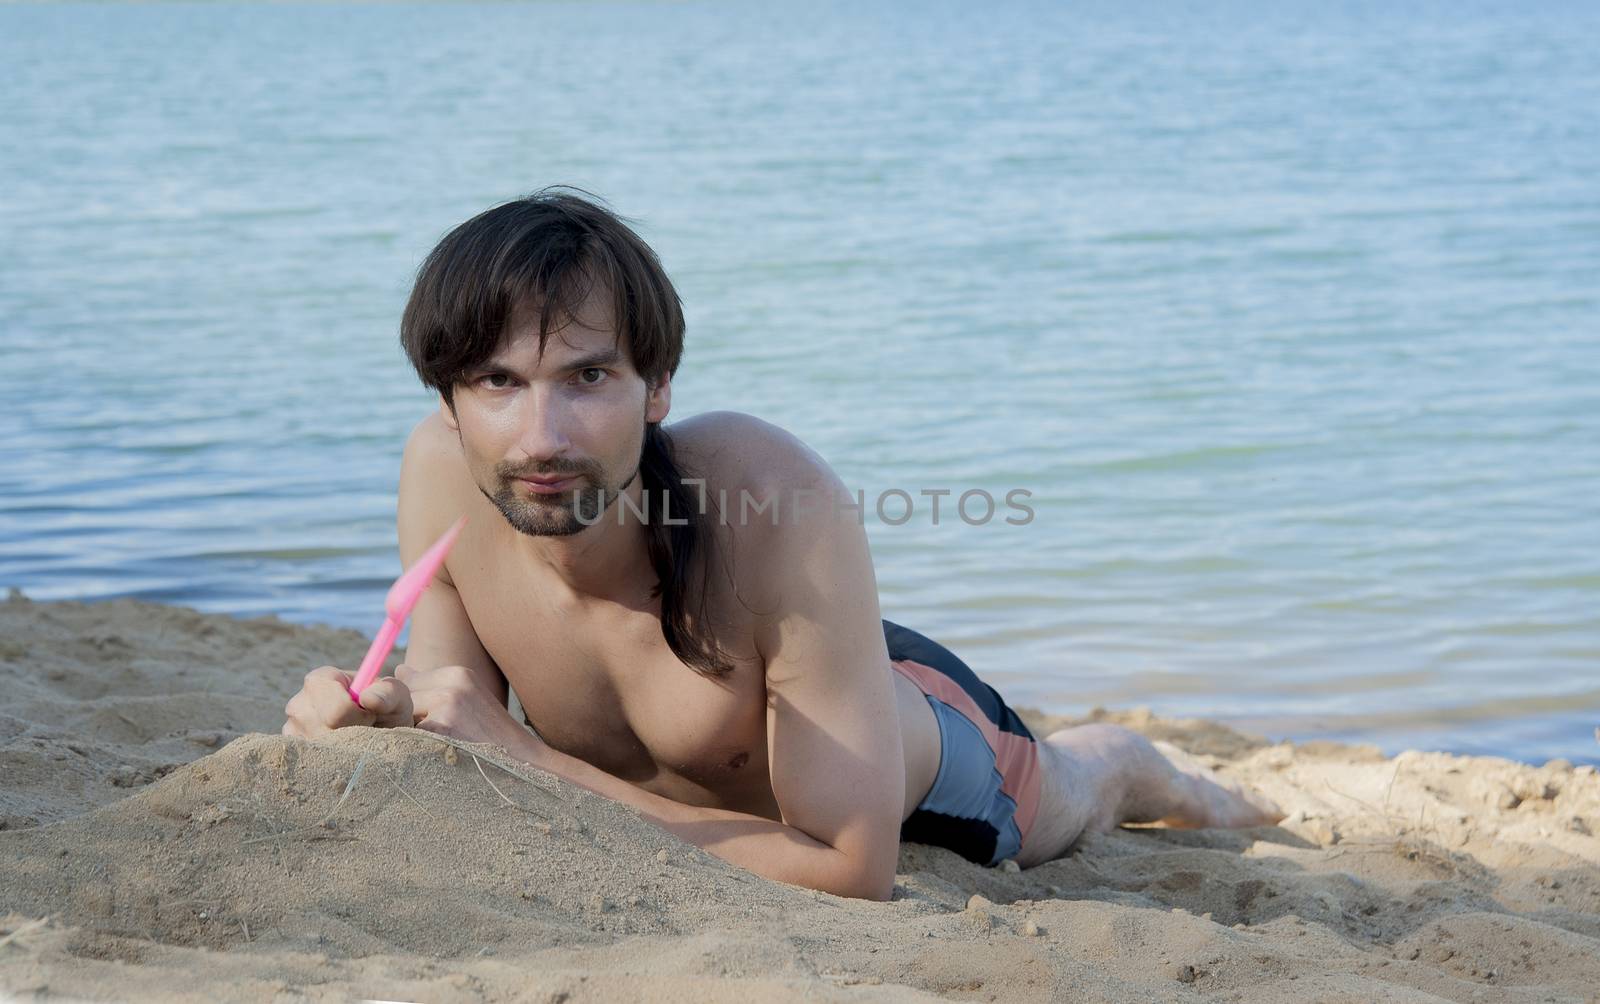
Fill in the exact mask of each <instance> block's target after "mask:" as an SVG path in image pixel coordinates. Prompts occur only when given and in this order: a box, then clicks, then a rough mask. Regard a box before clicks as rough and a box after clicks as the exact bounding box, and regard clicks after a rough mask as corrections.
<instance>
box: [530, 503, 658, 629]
mask: <svg viewBox="0 0 1600 1004" xmlns="http://www.w3.org/2000/svg"><path fill="white" fill-rule="evenodd" d="M642 482H643V479H642V478H640V477H635V478H634V479H633V481H632V482H631V483H630V484H629V485H628V487H627V488H626V489H624V490H623V492H622V496H623V497H621V498H616V499H614V500H613V501H612V502H611V504H610V505H609V506H607V507H606V510H605V512H603V513H601V514H600V518H599V520H598V521H597V522H596V523H595V524H594V525H593V526H588V527H585V528H584V529H583V530H581V531H580V532H578V533H575V534H572V535H571V536H567V537H535V536H530V535H528V534H522V533H518V532H516V531H515V530H511V528H510V527H509V526H508V527H506V529H507V530H508V531H509V532H510V533H511V536H512V538H513V546H514V547H515V548H516V550H517V552H518V553H519V554H521V555H522V556H523V557H524V558H525V559H526V560H527V561H528V562H529V564H530V565H531V566H532V567H533V568H535V569H537V570H538V572H539V574H540V577H541V578H542V579H548V581H549V583H550V585H551V586H553V587H555V588H557V589H558V590H564V592H565V595H564V596H563V597H562V598H563V599H566V600H569V601H571V602H573V603H576V604H578V605H580V606H583V605H588V604H591V603H593V604H601V603H616V604H620V605H622V606H625V607H629V608H635V609H636V608H638V607H640V606H642V605H643V604H645V603H648V602H649V598H650V591H651V590H652V589H654V588H655V585H656V574H655V571H654V569H653V568H651V565H650V552H649V549H648V545H647V534H648V530H647V528H646V527H645V526H644V524H643V522H642V521H641V520H640V519H639V517H638V516H637V515H635V513H637V512H638V511H640V507H641V505H642V503H641V499H643V497H644V489H643V487H642ZM627 506H631V508H625V507H627ZM619 512H620V513H621V521H620V523H619V521H618V513H619ZM649 515H650V516H651V517H654V516H655V514H654V513H650V514H649Z"/></svg>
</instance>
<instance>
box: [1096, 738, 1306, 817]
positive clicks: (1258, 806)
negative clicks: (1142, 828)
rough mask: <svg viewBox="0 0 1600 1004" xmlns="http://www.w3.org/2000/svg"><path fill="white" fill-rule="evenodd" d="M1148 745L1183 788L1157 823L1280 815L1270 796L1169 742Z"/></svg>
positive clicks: (1179, 787) (1177, 785)
mask: <svg viewBox="0 0 1600 1004" xmlns="http://www.w3.org/2000/svg"><path fill="white" fill-rule="evenodd" d="M1150 745H1151V746H1153V747H1155V749H1156V751H1157V752H1158V753H1160V754H1161V755H1162V756H1163V757H1165V758H1166V760H1167V762H1168V763H1169V764H1171V765H1172V768H1173V770H1175V771H1176V772H1177V773H1178V774H1179V775H1180V776H1179V777H1178V778H1175V779H1173V787H1174V788H1178V789H1184V788H1186V789H1187V791H1185V792H1183V795H1182V796H1181V797H1179V798H1178V799H1177V800H1176V803H1175V806H1174V808H1173V810H1172V811H1171V812H1170V813H1169V814H1168V815H1165V816H1162V817H1160V819H1159V822H1161V823H1164V824H1166V825H1167V826H1173V827H1182V828H1186V829H1198V828H1201V827H1207V826H1217V827H1225V828H1234V827H1242V826H1271V825H1272V824H1274V823H1276V822H1278V821H1279V820H1281V819H1282V818H1283V817H1284V812H1283V810H1282V809H1280V808H1278V804H1277V803H1276V802H1274V801H1272V799H1270V798H1267V797H1266V796H1265V795H1262V794H1259V793H1257V792H1253V791H1249V790H1246V789H1245V788H1244V787H1243V786H1241V785H1238V784H1236V783H1234V782H1232V781H1227V780H1224V779H1222V778H1220V777H1218V776H1217V775H1216V773H1215V772H1213V771H1212V770H1211V769H1210V768H1209V767H1207V766H1205V765H1204V764H1202V763H1200V761H1198V760H1196V759H1195V758H1194V757H1192V756H1190V755H1189V754H1187V753H1185V752H1184V751H1183V750H1181V749H1179V748H1178V747H1176V746H1174V745H1172V744H1171V743H1164V742H1155V743H1151V744H1150ZM1124 822H1132V820H1124Z"/></svg>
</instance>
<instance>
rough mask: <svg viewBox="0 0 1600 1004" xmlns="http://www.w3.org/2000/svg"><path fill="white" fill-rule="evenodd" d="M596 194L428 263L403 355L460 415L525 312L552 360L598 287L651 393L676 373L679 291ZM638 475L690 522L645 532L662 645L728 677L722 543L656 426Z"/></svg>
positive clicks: (441, 247)
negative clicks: (556, 334)
mask: <svg viewBox="0 0 1600 1004" xmlns="http://www.w3.org/2000/svg"><path fill="white" fill-rule="evenodd" d="M589 194H590V193H587V192H583V191H582V190H581V189H571V188H565V187H564V186H562V187H554V188H545V189H541V190H540V191H537V192H534V193H533V194H532V195H529V196H527V197H525V198H521V199H516V200H514V201H512V202H507V203H504V204H502V205H499V206H496V207H494V208H493V209H489V210H486V211H485V212H482V213H479V214H478V215H477V216H474V217H473V218H472V219H470V220H468V221H467V222H465V223H463V224H461V225H460V226H458V227H456V228H455V229H454V230H452V231H450V232H449V233H448V234H446V235H445V237H444V239H442V240H441V241H440V242H439V244H438V246H436V247H435V248H434V249H433V251H432V252H430V253H429V254H428V257H427V258H426V259H424V260H423V262H422V265H421V267H420V268H419V269H418V270H417V280H416V284H415V285H414V286H413V287H412V290H411V297H410V299H409V300H408V301H407V303H406V309H405V313H404V315H403V316H402V317H401V320H400V344H401V347H402V348H404V350H405V353H406V358H407V359H408V360H409V361H410V362H411V365H412V367H413V368H414V369H415V370H416V371H417V376H418V377H420V378H421V379H422V382H423V383H424V384H426V385H427V386H429V387H431V388H433V389H434V390H436V391H438V392H439V394H440V396H441V397H443V398H444V401H445V405H446V406H447V407H449V408H450V409H451V410H452V411H454V410H455V387H456V385H457V384H459V383H460V382H461V381H462V380H464V379H465V378H466V375H467V374H468V372H470V371H472V370H474V369H476V368H477V367H478V366H480V365H482V364H483V363H484V362H485V361H486V360H488V359H489V358H490V357H491V356H493V355H494V353H495V352H496V351H497V350H498V349H499V348H500V345H501V343H502V341H503V340H504V339H505V337H506V335H507V333H508V332H507V328H508V326H509V324H510V320H511V316H512V314H513V312H514V311H516V310H517V309H518V308H519V307H523V306H527V307H532V306H535V305H536V306H537V307H538V311H539V347H540V349H541V350H543V348H544V344H545V340H546V339H547V338H548V337H549V335H550V332H551V331H553V330H555V329H556V328H557V327H559V325H560V323H563V322H564V321H565V320H567V319H570V318H573V317H576V316H577V311H578V309H579V307H580V306H581V305H582V304H583V302H584V300H585V299H587V297H588V295H589V293H590V291H591V290H592V289H593V288H594V287H595V285H596V284H603V286H604V287H605V288H606V289H607V290H609V292H610V293H611V297H612V308H613V313H612V316H613V317H615V318H616V321H617V325H618V334H619V336H620V337H621V339H622V342H623V343H624V344H625V345H626V347H627V353H628V357H629V359H630V360H631V361H632V363H633V367H634V369H635V370H637V371H638V373H639V375H640V376H642V377H643V378H644V380H645V382H646V383H648V384H650V385H651V386H655V385H656V384H657V383H659V382H660V381H661V380H662V379H663V378H665V377H669V376H671V375H672V374H674V373H676V372H677V369H678V362H679V360H680V359H681V358H682V356H683V330H684V323H683V306H682V303H681V302H680V301H679V299H678V293H677V290H675V289H674V288H673V286H672V281H671V280H670V279H668V278H667V273H666V270H665V269H663V268H662V267H661V261H660V259H658V258H657V257H656V254H655V252H654V251H652V250H651V249H650V247H649V245H647V244H645V242H644V241H643V240H641V239H640V238H639V235H638V234H636V233H634V232H633V230H631V229H630V228H629V227H628V225H627V224H626V223H625V222H624V221H623V219H622V218H621V217H619V216H617V215H616V214H615V213H613V212H611V211H610V210H609V209H606V208H605V207H603V206H601V205H599V204H598V203H597V202H595V201H590V199H586V198H583V196H586V195H589ZM591 198H593V197H592V196H591ZM639 476H640V478H641V481H642V485H643V487H644V489H645V490H646V491H647V492H649V493H650V495H654V496H655V497H657V498H662V497H665V498H666V499H667V500H668V506H669V508H670V512H671V514H672V517H673V519H674V521H677V520H683V521H684V525H670V524H668V523H667V521H666V520H664V519H659V518H658V519H654V520H648V521H646V528H645V529H646V533H647V542H648V544H647V546H648V550H649V557H650V564H651V568H652V569H653V570H654V572H655V574H656V586H655V588H654V589H653V590H652V592H651V595H652V596H659V597H660V599H661V634H662V636H663V637H664V638H665V639H666V642H667V647H668V648H670V649H671V650H672V654H673V655H675V656H677V657H678V658H679V659H681V660H683V662H685V663H686V664H688V665H689V666H692V667H693V668H694V669H695V670H697V671H699V672H701V673H704V674H706V675H708V676H713V677H719V676H723V675H726V674H727V673H728V672H730V671H731V670H732V668H733V666H732V663H731V662H730V661H729V660H728V658H727V657H726V655H725V654H724V653H723V650H722V648H721V647H720V646H719V645H718V644H717V640H716V638H715V636H714V633H713V630H712V624H711V621H710V618H709V617H708V603H709V594H710V589H709V588H708V586H709V583H710V576H711V568H712V565H713V562H712V561H711V555H712V552H713V551H714V549H715V544H716V542H715V537H714V536H713V533H712V527H711V525H710V524H709V523H708V521H707V520H706V519H705V515H706V514H705V513H703V512H700V511H699V509H698V503H699V498H698V497H697V496H694V495H691V494H690V493H689V492H688V490H687V489H686V488H685V487H684V485H683V472H681V471H680V470H679V467H678V463H677V461H676V459H675V458H674V456H673V450H672V440H671V437H669V436H668V435H667V433H666V431H665V430H664V429H662V428H660V425H659V423H655V422H651V423H648V424H647V425H646V426H645V436H644V448H643V450H642V452H641V456H640V458H639ZM650 495H647V496H646V497H647V498H648V497H650Z"/></svg>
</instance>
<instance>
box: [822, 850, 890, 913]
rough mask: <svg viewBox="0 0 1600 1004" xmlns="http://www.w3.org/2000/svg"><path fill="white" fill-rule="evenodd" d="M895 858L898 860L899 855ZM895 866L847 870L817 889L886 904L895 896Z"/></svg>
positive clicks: (836, 894) (832, 877)
mask: <svg viewBox="0 0 1600 1004" xmlns="http://www.w3.org/2000/svg"><path fill="white" fill-rule="evenodd" d="M895 857H896V859H897V860H898V858H899V855H898V854H896V856H895ZM895 864H896V862H893V861H892V862H890V863H889V865H888V866H887V867H878V868H872V869H866V868H851V869H847V870H845V871H844V873H843V874H840V875H835V876H830V877H829V880H828V881H826V882H820V883H818V884H817V886H816V888H818V889H820V890H821V891H823V892H827V893H832V894H833V895H835V896H844V897H846V898H849V899H867V900H873V901H874V902H878V903H885V902H888V900H889V899H890V897H892V896H893V895H894V870H895Z"/></svg>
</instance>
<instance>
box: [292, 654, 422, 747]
mask: <svg viewBox="0 0 1600 1004" xmlns="http://www.w3.org/2000/svg"><path fill="white" fill-rule="evenodd" d="M354 680H355V677H353V676H351V675H350V674H349V673H346V672H345V671H344V670H342V669H339V668H338V667H336V666H318V667H317V668H316V669H313V670H312V671H311V672H309V673H307V674H306V680H305V683H304V684H303V685H302V686H301V687H300V692H299V693H297V694H295V695H294V696H293V697H291V698H289V703H288V704H286V705H284V707H283V713H284V715H286V716H287V717H288V721H286V722H284V723H283V730H282V731H283V734H284V735H286V736H300V737H301V738H302V739H314V738H316V737H317V736H322V735H327V734H328V733H329V732H332V731H333V730H334V729H340V728H344V727H346V726H348V725H375V726H377V727H379V728H391V727H393V726H396V725H410V724H412V720H413V717H412V713H411V692H410V691H409V690H408V689H407V688H406V685H405V684H404V683H401V682H400V681H399V680H396V679H395V678H394V677H392V676H386V677H383V678H381V679H377V680H374V681H372V685H371V686H369V687H367V689H365V690H363V691H362V692H361V703H360V704H357V703H356V702H355V701H352V700H350V684H351V683H352V682H354Z"/></svg>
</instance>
